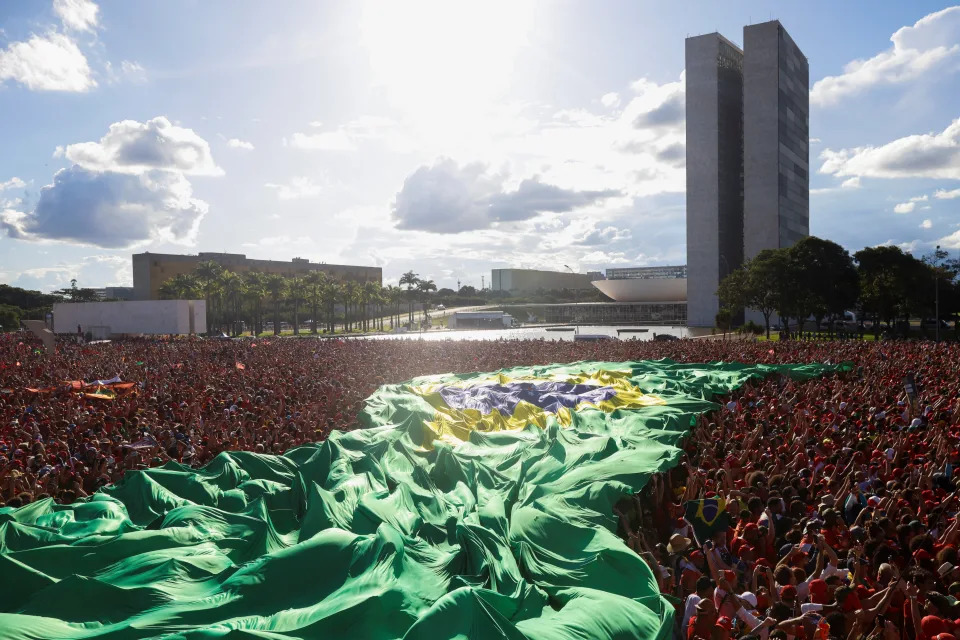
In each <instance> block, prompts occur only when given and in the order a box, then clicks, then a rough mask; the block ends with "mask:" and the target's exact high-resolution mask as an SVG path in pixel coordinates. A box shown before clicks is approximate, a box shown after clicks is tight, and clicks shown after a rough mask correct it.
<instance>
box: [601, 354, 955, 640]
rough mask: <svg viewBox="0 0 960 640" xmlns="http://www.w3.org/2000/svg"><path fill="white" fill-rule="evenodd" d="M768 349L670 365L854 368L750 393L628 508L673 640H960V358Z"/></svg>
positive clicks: (706, 419)
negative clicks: (669, 610)
mask: <svg viewBox="0 0 960 640" xmlns="http://www.w3.org/2000/svg"><path fill="white" fill-rule="evenodd" d="M768 345H769V343H757V344H729V343H728V344H726V345H723V344H719V345H718V344H710V345H697V344H691V343H690V342H685V343H684V344H682V345H677V346H676V347H675V349H676V355H677V356H678V357H679V358H683V359H686V358H692V359H701V357H702V356H706V357H708V358H709V357H715V356H718V355H721V354H718V353H717V352H718V351H720V352H723V351H726V353H725V354H722V355H723V357H724V359H728V360H730V359H737V360H744V361H753V360H758V361H777V362H783V363H787V362H809V361H820V362H825V361H829V362H833V363H837V362H840V361H850V362H852V363H853V368H852V370H851V371H850V372H848V373H846V374H839V375H836V376H828V377H825V378H823V379H819V380H813V381H809V382H803V383H796V382H793V381H790V380H789V379H788V378H786V377H774V378H768V379H767V380H765V381H763V382H760V383H756V384H750V385H747V386H745V387H744V388H742V389H740V390H738V391H737V392H735V393H734V394H732V395H731V397H729V398H726V399H725V401H724V405H723V407H722V408H721V409H720V410H719V411H717V412H714V413H712V414H708V415H705V416H702V417H701V419H700V420H699V421H698V423H697V424H696V426H695V428H694V429H693V431H692V435H691V437H690V438H689V439H688V441H687V443H686V446H685V450H684V459H683V461H682V463H681V464H680V465H678V466H677V467H675V468H674V469H673V470H672V471H671V472H669V473H667V474H664V475H663V476H661V477H657V478H654V479H653V480H652V481H651V482H650V484H649V485H648V487H647V488H645V490H644V493H643V494H642V497H641V496H637V497H636V498H635V499H634V500H633V501H632V502H631V503H630V504H627V505H623V506H622V507H621V509H619V513H620V520H621V533H622V534H623V535H624V537H625V538H626V539H627V541H628V544H630V546H631V547H632V548H633V549H635V550H636V551H637V552H638V553H639V554H641V556H643V557H644V559H645V560H647V562H648V564H649V565H650V567H651V569H652V570H653V572H654V575H655V576H656V578H657V580H658V582H659V585H660V589H661V591H662V592H663V593H665V594H669V595H670V596H673V597H675V600H674V602H676V609H677V611H676V620H677V628H676V635H677V637H681V638H685V639H687V640H693V639H708V640H726V639H728V638H734V637H736V638H749V639H751V640H752V639H754V638H757V639H759V640H768V639H772V638H777V639H779V640H793V639H794V638H799V639H801V640H812V639H813V638H817V639H818V640H827V639H828V638H836V639H838V640H840V639H848V638H849V639H851V640H855V639H860V638H870V639H878V640H879V639H883V640H897V639H899V638H901V637H902V638H913V639H914V640H955V639H956V638H958V637H960V602H958V600H957V598H958V597H960V555H958V548H960V524H958V521H957V514H958V512H960V504H958V491H957V488H958V486H960V483H958V482H957V471H958V469H957V467H958V465H960V450H958V449H960V378H958V375H957V373H958V365H960V348H958V346H957V345H956V344H944V343H941V344H937V343H933V342H883V343H862V342H857V343H836V342H825V343H791V344H785V343H784V344H777V345H776V346H775V347H773V348H770V347H769V346H768ZM765 349H766V350H767V353H764V352H763V350H765ZM691 505H692V508H691ZM698 510H699V512H698ZM704 514H706V515H704Z"/></svg>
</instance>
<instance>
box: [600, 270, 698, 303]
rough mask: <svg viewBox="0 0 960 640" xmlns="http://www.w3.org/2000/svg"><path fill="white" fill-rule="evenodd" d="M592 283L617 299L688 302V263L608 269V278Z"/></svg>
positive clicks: (625, 300)
mask: <svg viewBox="0 0 960 640" xmlns="http://www.w3.org/2000/svg"><path fill="white" fill-rule="evenodd" d="M591 284H592V285H593V286H595V287H596V288H597V289H599V290H600V291H602V292H603V294H604V295H606V296H607V297H609V298H612V299H613V300H616V301H617V302H686V300H687V269H686V267H685V266H679V267H631V268H626V269H607V278H606V279H605V280H594V281H593V282H591Z"/></svg>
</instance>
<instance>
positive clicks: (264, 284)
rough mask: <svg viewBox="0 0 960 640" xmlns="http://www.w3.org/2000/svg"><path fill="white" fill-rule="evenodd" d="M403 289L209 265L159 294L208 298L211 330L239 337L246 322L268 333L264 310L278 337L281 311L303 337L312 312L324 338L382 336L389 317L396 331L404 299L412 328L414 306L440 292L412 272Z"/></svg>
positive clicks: (166, 284) (172, 282) (312, 320)
mask: <svg viewBox="0 0 960 640" xmlns="http://www.w3.org/2000/svg"><path fill="white" fill-rule="evenodd" d="M400 284H401V285H402V286H406V290H404V289H401V288H399V287H394V286H392V285H391V286H387V287H382V286H381V285H380V283H379V282H369V281H368V282H357V281H354V280H347V281H341V280H337V279H334V278H331V277H330V276H329V275H328V274H326V273H324V272H322V271H309V272H307V273H296V274H291V275H282V274H278V273H260V272H254V271H251V272H248V273H243V274H239V273H236V272H233V271H229V270H227V269H225V268H224V267H223V266H222V265H221V264H219V263H217V262H213V261H207V262H201V263H200V264H198V265H197V267H196V269H194V270H193V271H192V272H191V273H185V274H179V275H176V276H174V277H172V278H170V279H169V280H167V281H166V282H164V283H163V284H162V285H161V286H160V295H161V296H162V297H163V298H167V299H191V298H204V299H205V300H206V302H207V325H208V327H210V329H211V330H217V331H223V332H229V333H230V334H231V335H235V336H236V335H240V333H241V332H242V330H243V323H244V322H245V321H246V322H247V326H248V327H249V329H250V330H251V331H252V332H255V333H257V334H259V333H262V332H263V328H264V317H265V313H264V311H265V305H269V306H268V307H267V308H269V309H270V310H272V316H273V333H274V334H279V333H280V324H281V322H280V321H281V312H282V311H285V312H286V313H285V316H286V318H288V319H289V320H290V321H291V325H292V328H293V333H294V334H299V333H300V319H301V312H302V311H304V310H309V311H310V318H309V320H310V332H311V333H319V328H320V327H321V326H322V327H323V328H324V330H325V331H327V332H331V333H332V332H334V331H335V329H336V327H337V325H338V324H340V325H342V326H343V329H344V330H346V331H370V330H380V331H382V330H383V329H384V321H385V318H387V317H388V318H389V323H390V328H391V329H393V328H394V327H395V326H400V324H401V322H400V313H401V312H400V309H401V305H402V303H403V302H404V300H406V301H407V305H408V308H407V315H408V322H410V323H411V324H412V322H413V305H414V302H415V301H422V302H426V300H427V299H428V298H429V294H430V292H434V291H436V290H437V287H436V285H435V284H434V283H433V281H432V280H422V279H420V278H419V277H417V274H415V273H413V272H412V271H410V272H407V273H405V274H404V275H403V277H402V278H401V280H400ZM385 312H387V313H386V315H385ZM321 320H322V324H321Z"/></svg>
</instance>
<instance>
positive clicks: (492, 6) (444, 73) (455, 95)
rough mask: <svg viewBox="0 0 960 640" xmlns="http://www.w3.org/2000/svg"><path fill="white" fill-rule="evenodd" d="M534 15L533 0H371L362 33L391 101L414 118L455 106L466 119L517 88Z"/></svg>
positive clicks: (441, 114)
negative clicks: (520, 58) (517, 73)
mask: <svg viewBox="0 0 960 640" xmlns="http://www.w3.org/2000/svg"><path fill="white" fill-rule="evenodd" d="M532 17H533V5H532V3H529V2H523V1H516V0H515V1H513V2H509V1H506V2H504V1H502V0H487V1H485V2H477V3H466V2H455V1H450V0H447V1H435V0H417V1H403V2H380V1H371V2H368V3H367V4H366V5H365V7H364V10H363V14H362V18H361V20H362V22H361V38H362V42H363V45H364V46H365V48H366V49H367V51H368V53H369V60H370V66H371V70H372V72H373V80H374V82H375V83H376V84H377V85H378V86H382V87H383V88H384V89H385V90H386V92H387V96H388V99H389V100H390V101H391V103H393V104H394V105H395V106H397V107H399V108H402V109H404V110H405V111H407V112H408V113H409V114H410V115H412V116H414V117H429V118H436V117H440V118H444V117H448V116H447V115H446V114H447V112H448V111H449V110H451V109H456V110H457V112H458V114H459V115H460V116H461V117H462V116H463V115H464V112H472V113H477V112H480V111H483V110H484V108H485V107H487V106H489V105H490V104H492V103H494V102H495V101H497V100H498V99H499V98H501V97H502V96H503V94H504V92H505V91H506V89H508V88H509V86H510V82H511V80H512V78H513V69H514V64H515V61H516V58H517V55H518V54H519V53H520V52H521V49H522V48H523V46H524V45H525V44H526V42H527V34H528V31H529V28H530V26H531V22H532Z"/></svg>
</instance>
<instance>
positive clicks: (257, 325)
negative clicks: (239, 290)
mask: <svg viewBox="0 0 960 640" xmlns="http://www.w3.org/2000/svg"><path fill="white" fill-rule="evenodd" d="M244 279H245V280H246V288H247V298H248V299H249V300H250V301H251V302H253V322H252V325H253V326H252V327H251V332H252V334H253V335H256V334H260V333H261V332H262V331H263V299H264V298H265V297H267V276H266V275H265V274H263V273H260V272H259V271H250V272H249V273H247V274H246V275H245V276H244Z"/></svg>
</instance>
